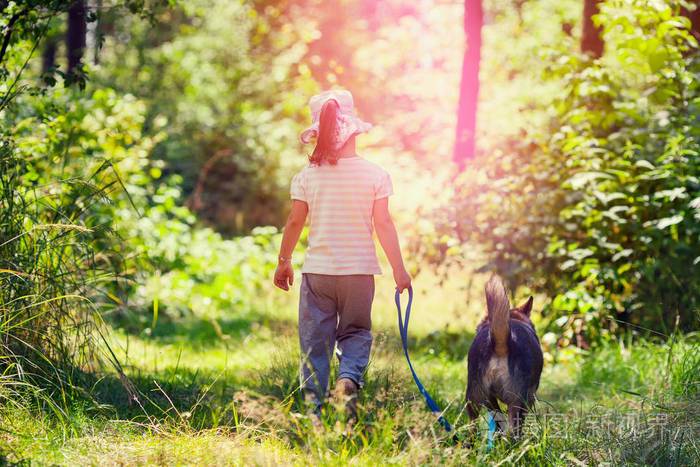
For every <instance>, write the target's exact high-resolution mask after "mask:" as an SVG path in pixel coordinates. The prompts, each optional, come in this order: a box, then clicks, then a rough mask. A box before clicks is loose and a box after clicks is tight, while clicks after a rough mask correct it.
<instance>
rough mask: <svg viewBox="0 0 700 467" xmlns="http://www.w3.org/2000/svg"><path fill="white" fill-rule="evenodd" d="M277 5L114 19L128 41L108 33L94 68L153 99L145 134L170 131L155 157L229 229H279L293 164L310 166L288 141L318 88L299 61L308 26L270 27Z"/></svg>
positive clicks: (225, 4)
mask: <svg viewBox="0 0 700 467" xmlns="http://www.w3.org/2000/svg"><path fill="white" fill-rule="evenodd" d="M268 10H269V11H268ZM274 11H275V10H274V8H273V7H270V9H265V11H264V12H258V11H257V10H256V9H255V8H254V5H251V4H249V3H247V2H241V1H217V2H214V3H212V2H206V1H196V2H183V3H182V4H180V5H179V6H178V7H177V8H173V9H171V10H168V11H166V12H164V13H163V14H162V15H161V16H160V17H159V18H158V22H157V24H155V25H151V24H147V23H144V22H142V21H139V22H133V21H131V20H128V19H127V21H125V22H119V21H117V23H116V24H117V25H118V26H119V27H120V28H121V29H124V30H125V33H124V34H128V35H129V40H128V41H126V40H123V39H121V37H122V36H121V35H114V36H110V37H109V38H107V40H106V45H105V49H104V53H103V54H102V59H101V65H100V67H98V68H97V70H96V73H95V75H96V77H95V79H96V82H98V83H101V84H102V85H106V86H109V87H114V88H115V89H117V90H119V92H122V93H124V92H126V93H131V94H134V95H136V96H138V97H139V98H140V99H142V100H144V102H146V103H147V105H148V112H147V120H146V122H145V128H146V131H149V130H150V129H151V128H153V127H154V126H156V127H157V128H158V131H160V128H161V127H162V128H163V131H164V132H165V138H164V139H163V140H162V141H161V142H160V143H159V144H158V146H157V147H156V148H154V151H153V154H152V157H153V158H155V159H161V160H164V161H166V162H167V164H168V169H167V171H168V172H169V173H173V172H174V173H177V174H179V175H180V176H181V178H182V182H181V183H180V185H181V187H182V190H183V193H184V195H185V196H188V197H190V199H189V202H188V204H189V206H190V207H191V208H192V209H193V210H194V211H195V212H196V213H197V214H198V216H199V218H200V219H201V220H203V221H205V222H208V223H210V224H213V225H214V226H215V227H216V228H217V229H218V230H219V231H222V232H225V233H229V234H230V233H245V232H248V231H250V229H251V228H252V227H254V226H257V225H280V224H281V223H282V219H283V215H284V211H285V209H286V206H287V198H288V196H287V193H288V186H289V179H290V176H291V170H292V169H296V168H298V167H299V165H300V164H303V162H304V158H303V157H300V155H299V147H297V146H296V145H295V144H290V143H295V142H296V141H297V135H298V132H299V131H300V120H301V110H302V109H303V108H304V106H305V104H306V97H305V95H306V94H308V93H309V92H310V91H312V90H314V89H315V85H314V84H313V82H312V81H311V80H310V78H309V75H308V73H303V72H302V71H299V70H298V69H297V66H296V63H297V62H298V61H299V59H300V57H301V56H302V54H303V53H304V50H305V42H304V40H303V37H301V32H300V30H302V31H303V28H301V26H298V25H287V26H286V27H284V28H280V29H278V30H270V26H269V22H270V21H271V20H272V19H273V17H274V14H275V13H274ZM270 15H272V16H270Z"/></svg>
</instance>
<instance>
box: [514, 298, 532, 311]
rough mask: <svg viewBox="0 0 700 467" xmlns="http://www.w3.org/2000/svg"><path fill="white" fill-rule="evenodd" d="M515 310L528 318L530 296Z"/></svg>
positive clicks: (530, 305) (530, 304) (530, 302)
mask: <svg viewBox="0 0 700 467" xmlns="http://www.w3.org/2000/svg"><path fill="white" fill-rule="evenodd" d="M517 310H518V311H519V312H520V313H522V314H524V315H525V316H530V313H531V312H532V295H531V296H530V298H528V299H527V301H526V302H525V303H523V304H522V305H520V306H519V307H518V308H517Z"/></svg>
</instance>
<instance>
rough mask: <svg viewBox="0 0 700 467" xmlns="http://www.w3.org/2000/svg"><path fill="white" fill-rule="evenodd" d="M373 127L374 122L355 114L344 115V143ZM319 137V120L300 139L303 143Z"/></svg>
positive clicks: (342, 135) (342, 134) (342, 139)
mask: <svg viewBox="0 0 700 467" xmlns="http://www.w3.org/2000/svg"><path fill="white" fill-rule="evenodd" d="M371 129H372V124H371V123H368V122H365V121H364V120H362V119H360V118H359V117H356V116H354V115H343V131H342V132H341V141H342V144H345V143H346V142H347V140H348V139H349V138H350V137H351V136H353V135H356V134H358V133H366V132H368V131H369V130H371ZM317 137H318V122H313V123H312V124H311V126H309V127H308V128H307V129H305V130H304V131H302V132H301V134H300V135H299V140H300V141H301V142H302V143H303V144H309V143H310V142H312V141H313V140H314V139H315V138H317Z"/></svg>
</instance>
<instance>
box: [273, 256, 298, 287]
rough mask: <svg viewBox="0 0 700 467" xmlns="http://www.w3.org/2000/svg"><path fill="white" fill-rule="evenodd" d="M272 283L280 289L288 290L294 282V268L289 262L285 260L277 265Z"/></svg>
mask: <svg viewBox="0 0 700 467" xmlns="http://www.w3.org/2000/svg"><path fill="white" fill-rule="evenodd" d="M274 283H275V285H276V286H277V287H279V288H280V289H282V290H289V287H291V286H292V285H293V284H294V268H293V267H292V263H291V262H289V261H285V262H284V263H280V264H278V265H277V269H276V270H275V279H274Z"/></svg>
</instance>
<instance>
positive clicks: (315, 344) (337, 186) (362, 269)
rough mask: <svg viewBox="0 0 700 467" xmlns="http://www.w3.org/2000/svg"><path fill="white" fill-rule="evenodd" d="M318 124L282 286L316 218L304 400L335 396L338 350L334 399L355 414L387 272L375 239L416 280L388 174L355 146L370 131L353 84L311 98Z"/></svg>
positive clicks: (307, 273)
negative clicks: (377, 278) (377, 293)
mask: <svg viewBox="0 0 700 467" xmlns="http://www.w3.org/2000/svg"><path fill="white" fill-rule="evenodd" d="M309 106H310V108H311V114H312V118H313V123H312V125H311V127H309V128H308V129H307V130H306V131H304V132H303V133H302V134H301V141H302V142H303V143H309V142H310V140H311V138H312V137H314V136H315V137H316V147H315V148H314V150H313V153H312V154H311V156H310V157H309V162H310V164H309V165H308V166H307V167H305V168H304V169H303V170H302V171H301V172H299V173H298V174H297V175H296V176H294V178H293V179H292V184H291V198H292V212H291V213H290V215H289V218H288V220H287V224H286V226H285V228H284V235H283V236H282V245H281V247H280V254H279V261H278V265H277V270H276V271H275V278H274V283H275V285H276V286H277V287H279V288H280V289H283V290H289V287H290V286H291V285H292V284H293V281H294V271H293V270H292V262H291V259H292V252H293V250H294V247H295V246H296V243H297V241H298V240H299V235H300V234H301V231H302V229H303V227H304V223H305V221H306V217H307V215H308V217H309V246H308V250H307V252H306V258H305V261H304V266H303V267H302V269H301V272H302V280H301V296H300V299H299V342H300V345H301V351H302V358H303V360H302V365H301V388H302V390H303V392H304V400H305V401H306V402H307V403H309V404H311V405H312V406H313V408H314V413H316V414H317V413H318V411H319V409H320V406H321V404H322V401H323V399H324V397H325V395H326V390H327V389H326V388H327V386H328V378H329V373H330V360H331V356H332V354H333V351H334V348H335V346H336V345H337V347H338V359H339V361H340V370H339V373H338V380H337V381H336V386H335V394H334V396H335V398H336V399H338V400H341V401H344V402H345V410H346V411H347V413H348V415H350V416H351V418H353V419H354V418H356V400H357V391H358V389H359V388H360V387H361V386H362V383H363V381H362V376H363V373H364V371H365V369H366V367H367V363H368V361H369V354H370V349H371V346H372V333H371V318H370V314H371V309H372V299H373V298H374V276H373V274H381V270H380V268H379V263H378V262H377V256H376V253H375V248H374V241H373V240H372V230H373V226H374V230H376V231H377V237H378V238H379V242H380V244H381V246H382V248H383V250H384V252H385V253H386V256H387V258H388V259H389V263H390V264H391V267H392V269H393V273H394V280H395V282H396V288H397V289H398V290H399V291H400V292H402V291H403V290H404V289H406V288H408V287H409V286H410V285H411V277H410V276H409V275H408V273H407V272H406V268H405V267H404V264H403V259H402V258H401V250H400V248H399V241H398V237H397V235H396V228H395V227H394V223H393V221H392V219H391V215H390V214H389V200H388V198H389V196H390V195H391V194H392V193H393V191H392V185H391V179H390V178H389V174H388V173H387V172H385V171H384V170H383V169H382V168H381V167H379V166H377V165H376V164H373V163H372V162H369V161H367V160H365V159H363V158H361V157H360V156H358V155H357V154H356V152H355V135H357V134H358V133H363V132H366V131H368V130H369V129H370V128H371V125H370V124H368V123H366V122H363V121H362V120H360V119H359V118H357V117H356V116H355V113H354V106H353V99H352V95H351V94H350V92H348V91H326V92H323V93H321V94H318V95H316V96H314V97H312V98H311V101H310V102H309Z"/></svg>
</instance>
